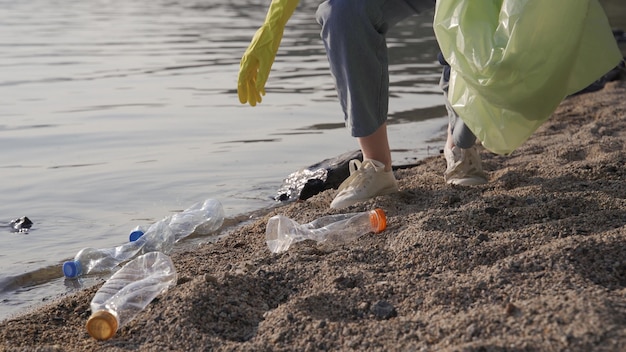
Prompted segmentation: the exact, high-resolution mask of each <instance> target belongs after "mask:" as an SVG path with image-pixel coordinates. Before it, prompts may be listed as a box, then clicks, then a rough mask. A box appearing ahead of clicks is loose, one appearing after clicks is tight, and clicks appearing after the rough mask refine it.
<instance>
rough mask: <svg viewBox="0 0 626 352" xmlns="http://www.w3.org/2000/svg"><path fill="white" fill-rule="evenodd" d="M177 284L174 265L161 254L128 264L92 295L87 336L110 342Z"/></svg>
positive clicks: (140, 257)
mask: <svg viewBox="0 0 626 352" xmlns="http://www.w3.org/2000/svg"><path fill="white" fill-rule="evenodd" d="M176 280H177V274H176V269H175V267H174V263H172V260H171V259H170V257H168V256H167V255H165V254H163V253H161V252H150V253H146V254H143V255H141V256H138V257H137V258H135V259H133V260H131V261H130V262H128V263H127V264H126V265H124V266H123V267H122V268H121V269H120V270H119V271H117V272H116V273H115V274H113V276H111V278H109V279H108V280H107V281H106V282H105V283H104V285H102V287H101V288H100V289H99V290H98V292H96V294H95V295H94V297H93V299H92V300H91V316H90V317H89V319H88V320H87V326H86V327H87V332H88V333H89V335H91V336H92V337H93V338H95V339H97V340H108V339H110V338H111V337H113V336H114V335H115V333H116V332H117V330H118V329H119V328H121V327H122V326H124V325H125V324H126V323H128V322H129V321H131V320H133V319H134V318H135V317H136V316H137V314H138V313H139V312H141V311H142V310H143V309H144V308H145V307H146V306H147V305H148V304H149V303H150V302H151V301H152V300H153V299H154V298H155V297H156V296H158V295H159V294H162V293H164V292H165V291H167V290H168V289H169V288H170V287H172V286H174V285H176Z"/></svg>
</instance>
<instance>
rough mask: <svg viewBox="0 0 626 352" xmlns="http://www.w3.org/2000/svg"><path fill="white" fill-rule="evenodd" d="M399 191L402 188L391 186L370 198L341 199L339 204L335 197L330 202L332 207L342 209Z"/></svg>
mask: <svg viewBox="0 0 626 352" xmlns="http://www.w3.org/2000/svg"><path fill="white" fill-rule="evenodd" d="M399 191H400V190H399V189H398V187H397V186H394V187H389V188H383V189H382V190H380V191H378V192H377V193H376V195H375V196H371V197H369V198H363V199H351V200H344V201H341V202H340V203H339V204H337V203H335V199H333V201H332V202H331V203H330V207H331V208H332V209H341V208H345V207H349V206H351V205H354V204H356V203H359V202H364V201H366V200H370V199H373V198H376V197H379V196H386V195H389V194H392V193H396V192H399Z"/></svg>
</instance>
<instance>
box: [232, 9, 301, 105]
mask: <svg viewBox="0 0 626 352" xmlns="http://www.w3.org/2000/svg"><path fill="white" fill-rule="evenodd" d="M298 2H299V0H272V3H271V5H270V8H269V10H268V11H267V16H266V17H265V22H264V23H263V25H262V26H261V28H259V29H258V30H257V32H256V34H255V35H254V37H253V38H252V41H251V42H250V45H249V46H248V49H247V50H246V52H245V53H244V54H243V57H242V58H241V64H240V66H239V79H238V81H237V93H238V94H239V101H240V102H241V103H242V104H245V103H249V104H250V105H251V106H255V105H256V104H257V103H260V102H261V95H265V82H267V77H269V75H270V69H271V68H272V64H273V63H274V58H275V57H276V52H277V51H278V47H279V46H280V41H281V39H282V38H283V31H284V29H285V25H286V24H287V21H288V20H289V18H290V17H291V15H292V14H293V12H294V10H295V9H296V6H298Z"/></svg>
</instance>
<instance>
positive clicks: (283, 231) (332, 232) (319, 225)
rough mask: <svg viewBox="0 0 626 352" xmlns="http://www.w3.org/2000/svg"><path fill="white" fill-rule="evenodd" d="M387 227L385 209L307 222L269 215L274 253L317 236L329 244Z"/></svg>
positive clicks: (267, 237) (267, 232)
mask: <svg viewBox="0 0 626 352" xmlns="http://www.w3.org/2000/svg"><path fill="white" fill-rule="evenodd" d="M386 228H387V218H386V216H385V212H384V211H383V210H382V209H379V208H377V209H374V210H370V211H365V212H358V213H348V214H336V215H327V216H324V217H321V218H319V219H316V220H314V221H312V222H309V223H307V224H299V223H297V222H296V221H294V220H292V219H290V218H288V217H286V216H284V215H275V216H273V217H271V218H270V219H269V221H268V222H267V226H266V229H265V240H266V243H267V246H268V247H269V249H270V251H271V252H272V253H280V252H284V251H286V250H287V249H289V247H290V246H291V245H292V244H293V243H296V242H300V241H304V240H313V241H316V242H325V243H329V244H344V243H348V242H351V241H354V240H355V239H357V238H358V237H360V236H362V235H364V234H366V233H369V232H373V233H380V232H382V231H384V230H385V229H386Z"/></svg>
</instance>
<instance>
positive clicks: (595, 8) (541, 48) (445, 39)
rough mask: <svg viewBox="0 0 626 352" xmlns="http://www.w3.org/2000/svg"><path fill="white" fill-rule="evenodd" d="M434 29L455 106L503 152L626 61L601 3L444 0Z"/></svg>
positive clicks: (484, 139) (488, 145) (481, 136)
mask: <svg viewBox="0 0 626 352" xmlns="http://www.w3.org/2000/svg"><path fill="white" fill-rule="evenodd" d="M433 27H434V31H435V35H436V37H437V41H438V42H439V46H440V48H441V51H442V53H443V55H444V57H445V59H446V61H448V63H449V64H450V67H451V74H450V86H449V91H448V99H449V100H450V103H451V104H452V107H453V108H454V110H455V111H456V112H457V114H458V115H459V116H460V117H461V119H462V120H463V121H464V122H465V124H466V125H467V126H468V127H469V128H470V129H471V130H472V131H473V132H474V134H475V135H476V136H477V137H478V139H480V140H481V141H482V143H483V145H484V146H485V148H487V149H488V150H490V151H492V152H494V153H497V154H509V153H511V152H512V151H514V150H515V149H516V148H517V147H519V146H520V145H521V144H522V143H524V142H525V141H526V140H527V139H528V138H529V137H530V135H531V134H533V132H534V131H535V130H536V129H537V128H538V127H539V126H540V125H541V124H542V123H543V122H545V121H546V120H547V119H548V118H549V117H550V115H551V114H552V113H553V112H554V111H555V110H556V108H557V106H558V105H559V104H560V102H561V101H562V100H563V99H564V98H565V97H566V96H568V95H570V94H572V93H575V92H577V91H579V90H581V89H583V88H585V87H587V86H588V85H589V84H591V83H592V82H594V81H595V80H596V79H598V78H600V77H601V76H602V75H604V74H605V73H607V72H608V71H610V70H611V69H613V68H614V67H615V66H616V65H617V64H618V63H619V62H620V60H622V56H621V53H620V51H619V48H618V46H617V42H616V41H615V38H614V36H613V33H612V31H611V28H610V26H609V23H608V20H607V18H606V15H605V13H604V11H603V9H602V7H601V5H600V4H599V3H598V2H597V0H437V5H436V11H435V19H434V22H433Z"/></svg>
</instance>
